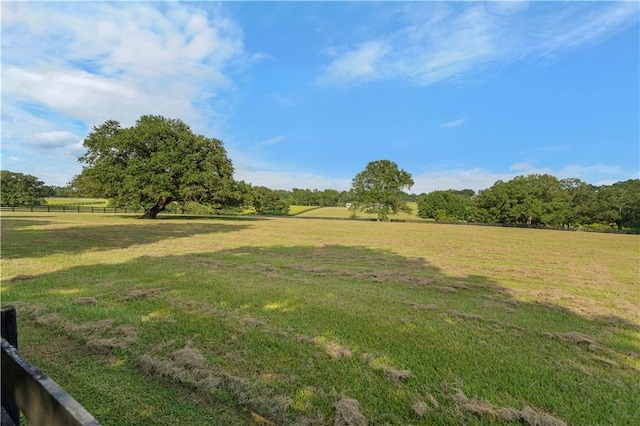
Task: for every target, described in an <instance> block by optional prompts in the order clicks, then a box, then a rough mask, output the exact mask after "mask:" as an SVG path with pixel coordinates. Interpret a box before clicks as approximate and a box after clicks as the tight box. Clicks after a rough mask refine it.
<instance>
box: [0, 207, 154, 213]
mask: <svg viewBox="0 0 640 426" xmlns="http://www.w3.org/2000/svg"><path fill="white" fill-rule="evenodd" d="M0 211H1V212H31V213H33V212H47V213H60V212H62V213H144V210H142V209H133V208H125V207H87V206H56V205H44V206H1V207H0Z"/></svg>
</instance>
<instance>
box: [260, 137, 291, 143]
mask: <svg viewBox="0 0 640 426" xmlns="http://www.w3.org/2000/svg"><path fill="white" fill-rule="evenodd" d="M286 138H287V137H286V136H285V135H279V136H275V137H273V138H269V139H267V140H265V141H262V142H261V145H277V144H279V143H280V142H282V141H283V140H285V139H286Z"/></svg>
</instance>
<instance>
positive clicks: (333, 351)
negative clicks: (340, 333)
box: [302, 337, 353, 359]
mask: <svg viewBox="0 0 640 426" xmlns="http://www.w3.org/2000/svg"><path fill="white" fill-rule="evenodd" d="M304 340H306V339H302V341H304ZM311 341H312V342H313V343H315V344H316V345H318V346H319V347H321V348H322V349H324V350H325V351H326V352H327V353H328V354H329V356H330V357H331V358H333V359H340V358H348V357H350V356H351V355H353V351H352V350H351V349H349V348H347V347H346V346H342V345H340V344H338V343H336V342H331V341H327V339H325V338H324V337H314V338H313V339H311Z"/></svg>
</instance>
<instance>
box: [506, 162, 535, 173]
mask: <svg viewBox="0 0 640 426" xmlns="http://www.w3.org/2000/svg"><path fill="white" fill-rule="evenodd" d="M533 169H535V167H533V166H532V165H531V164H529V163H513V164H512V165H511V167H509V170H511V171H514V172H526V171H528V170H533Z"/></svg>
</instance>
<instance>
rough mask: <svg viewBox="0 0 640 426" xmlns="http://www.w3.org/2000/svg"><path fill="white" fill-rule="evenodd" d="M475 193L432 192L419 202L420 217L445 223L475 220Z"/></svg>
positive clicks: (464, 191)
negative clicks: (473, 199) (473, 197)
mask: <svg viewBox="0 0 640 426" xmlns="http://www.w3.org/2000/svg"><path fill="white" fill-rule="evenodd" d="M467 191H471V193H469V192H467ZM473 193H474V192H473V190H463V191H454V190H448V191H433V192H430V193H429V194H427V195H425V196H423V197H422V198H421V199H420V200H419V201H418V216H420V217H423V218H429V219H436V220H445V221H449V220H460V221H468V220H473V210H474V205H473V201H472V199H471V196H472V195H473Z"/></svg>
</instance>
